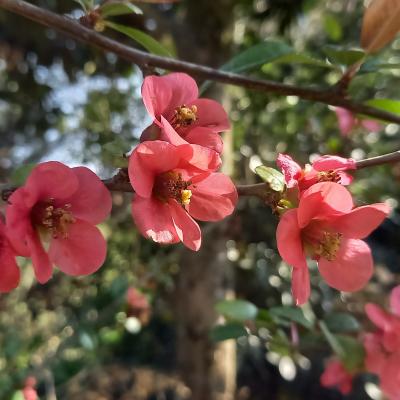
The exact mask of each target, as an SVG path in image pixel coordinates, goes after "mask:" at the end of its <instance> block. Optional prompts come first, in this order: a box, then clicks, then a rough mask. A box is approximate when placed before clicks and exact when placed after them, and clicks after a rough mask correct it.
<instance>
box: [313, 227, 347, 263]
mask: <svg viewBox="0 0 400 400" xmlns="http://www.w3.org/2000/svg"><path fill="white" fill-rule="evenodd" d="M341 238H342V234H341V233H332V232H324V233H323V236H322V239H321V240H320V242H319V243H318V245H317V246H316V247H315V248H314V254H315V255H317V256H320V257H323V258H325V259H326V260H328V261H334V260H335V259H336V254H337V252H338V251H339V248H340V240H341Z"/></svg>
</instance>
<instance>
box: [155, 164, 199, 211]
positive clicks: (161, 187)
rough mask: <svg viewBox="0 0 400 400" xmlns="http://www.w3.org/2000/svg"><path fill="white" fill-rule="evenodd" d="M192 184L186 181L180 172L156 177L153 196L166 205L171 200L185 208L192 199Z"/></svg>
mask: <svg viewBox="0 0 400 400" xmlns="http://www.w3.org/2000/svg"><path fill="white" fill-rule="evenodd" d="M191 184H192V182H190V181H188V182H187V181H184V180H183V179H182V175H181V174H180V173H178V172H174V171H170V172H165V173H163V174H161V175H158V176H157V177H156V179H155V182H154V187H153V194H154V195H155V196H156V197H157V198H158V199H159V200H161V201H162V202H165V203H166V202H168V200H169V199H174V200H176V201H177V202H178V203H180V204H182V205H183V206H187V205H189V203H190V198H191V197H192V191H191V190H189V189H188V188H189V186H190V185H191Z"/></svg>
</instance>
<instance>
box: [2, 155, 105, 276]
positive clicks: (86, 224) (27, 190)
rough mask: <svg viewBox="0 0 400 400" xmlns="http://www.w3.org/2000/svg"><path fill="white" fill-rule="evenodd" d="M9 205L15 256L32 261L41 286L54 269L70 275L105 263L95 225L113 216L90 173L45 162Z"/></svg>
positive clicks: (102, 188)
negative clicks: (110, 214) (29, 258)
mask: <svg viewBox="0 0 400 400" xmlns="http://www.w3.org/2000/svg"><path fill="white" fill-rule="evenodd" d="M9 203H10V204H9V206H8V207H7V213H6V225H7V232H8V234H9V237H10V239H11V241H12V244H13V246H14V247H15V250H16V251H17V253H18V254H19V255H22V256H25V257H31V258H32V264H33V268H34V271H35V275H36V278H37V280H38V281H39V282H40V283H45V282H47V281H48V280H49V279H50V277H51V275H52V269H53V264H54V265H56V266H57V267H58V268H59V269H60V270H62V271H63V272H65V273H66V274H68V275H87V274H91V273H93V272H95V271H96V270H97V269H98V268H99V267H100V266H101V265H102V264H103V262H104V260H105V256H106V242H105V240H104V238H103V236H102V234H101V233H100V231H99V229H98V228H96V227H95V225H96V224H98V223H100V222H102V221H103V220H104V219H105V218H106V217H107V216H108V214H109V213H110V210H111V196H110V193H109V192H108V190H107V189H106V187H105V186H104V185H103V183H102V182H101V180H100V179H99V178H98V177H97V176H96V175H95V174H94V173H93V172H92V171H90V170H89V169H88V168H85V167H77V168H69V167H67V166H66V165H64V164H62V163H59V162H56V161H49V162H44V163H41V164H39V165H38V166H36V167H35V168H34V169H33V170H32V172H31V174H30V175H29V177H28V179H27V181H26V183H25V185H24V186H22V187H20V188H19V189H17V190H16V191H15V192H14V193H13V194H12V195H11V196H10V198H9Z"/></svg>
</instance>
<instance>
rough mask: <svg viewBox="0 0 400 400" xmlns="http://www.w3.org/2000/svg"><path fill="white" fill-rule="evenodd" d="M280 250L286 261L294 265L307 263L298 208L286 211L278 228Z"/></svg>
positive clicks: (277, 238)
mask: <svg viewBox="0 0 400 400" xmlns="http://www.w3.org/2000/svg"><path fill="white" fill-rule="evenodd" d="M276 241H277V245H278V251H279V254H280V255H281V257H282V258H283V260H284V261H286V262H287V263H288V264H289V265H291V266H293V267H302V266H303V265H304V264H306V256H305V254H304V251H303V244H302V241H301V231H300V228H299V225H298V223H297V209H293V210H289V211H286V212H285V213H284V214H283V215H282V217H281V220H280V221H279V224H278V228H277V230H276Z"/></svg>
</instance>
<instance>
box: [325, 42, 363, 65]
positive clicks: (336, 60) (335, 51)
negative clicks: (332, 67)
mask: <svg viewBox="0 0 400 400" xmlns="http://www.w3.org/2000/svg"><path fill="white" fill-rule="evenodd" d="M324 52H325V54H326V55H327V56H328V59H329V61H330V62H331V63H333V64H340V65H346V66H349V65H353V64H355V63H356V62H358V61H360V60H362V59H363V57H364V56H365V53H364V52H363V51H362V50H348V49H343V48H340V47H336V46H328V47H325V48H324Z"/></svg>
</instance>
